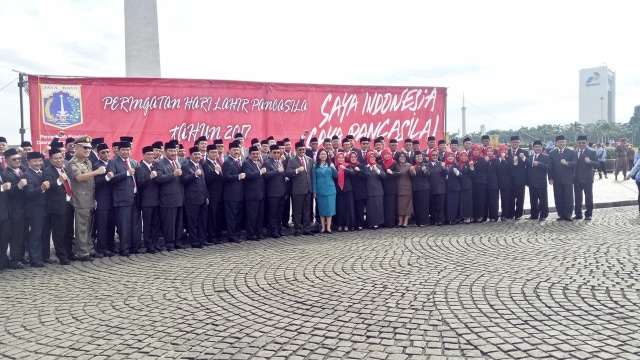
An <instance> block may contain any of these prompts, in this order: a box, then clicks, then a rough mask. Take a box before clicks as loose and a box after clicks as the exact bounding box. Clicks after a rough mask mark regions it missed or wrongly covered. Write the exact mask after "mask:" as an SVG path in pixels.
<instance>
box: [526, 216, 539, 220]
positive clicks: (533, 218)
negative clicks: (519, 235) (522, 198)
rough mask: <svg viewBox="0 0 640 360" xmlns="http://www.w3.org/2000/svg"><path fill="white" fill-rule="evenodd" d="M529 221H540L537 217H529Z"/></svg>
mask: <svg viewBox="0 0 640 360" xmlns="http://www.w3.org/2000/svg"><path fill="white" fill-rule="evenodd" d="M527 220H538V218H537V217H533V216H529V217H528V218H527Z"/></svg>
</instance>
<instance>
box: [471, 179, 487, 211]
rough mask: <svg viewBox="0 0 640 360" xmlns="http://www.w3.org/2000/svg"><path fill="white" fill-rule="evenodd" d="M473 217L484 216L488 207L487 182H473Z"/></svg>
mask: <svg viewBox="0 0 640 360" xmlns="http://www.w3.org/2000/svg"><path fill="white" fill-rule="evenodd" d="M472 196H473V218H474V219H478V218H484V209H485V208H486V207H487V184H479V183H473V193H472Z"/></svg>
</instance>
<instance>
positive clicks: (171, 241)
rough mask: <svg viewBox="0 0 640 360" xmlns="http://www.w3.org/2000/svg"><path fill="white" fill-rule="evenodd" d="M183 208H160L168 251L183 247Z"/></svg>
mask: <svg viewBox="0 0 640 360" xmlns="http://www.w3.org/2000/svg"><path fill="white" fill-rule="evenodd" d="M182 217H183V215H182V206H178V207H160V220H161V221H162V223H161V227H162V234H163V235H164V245H165V247H166V248H167V250H173V249H174V248H176V247H178V248H179V247H182V246H181V244H180V243H179V241H180V237H182Z"/></svg>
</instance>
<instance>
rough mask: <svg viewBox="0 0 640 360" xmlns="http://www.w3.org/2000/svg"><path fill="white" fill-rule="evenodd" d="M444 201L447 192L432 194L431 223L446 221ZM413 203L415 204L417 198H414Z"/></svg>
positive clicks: (430, 203) (430, 201)
mask: <svg viewBox="0 0 640 360" xmlns="http://www.w3.org/2000/svg"><path fill="white" fill-rule="evenodd" d="M444 202H445V194H431V198H430V200H429V205H430V217H431V225H435V224H442V223H443V222H444ZM413 204H414V206H415V199H414V200H413ZM416 224H417V221H416Z"/></svg>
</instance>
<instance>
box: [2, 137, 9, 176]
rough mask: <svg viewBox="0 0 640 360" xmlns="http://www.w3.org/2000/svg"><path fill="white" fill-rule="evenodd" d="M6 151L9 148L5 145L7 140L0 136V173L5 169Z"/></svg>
mask: <svg viewBox="0 0 640 360" xmlns="http://www.w3.org/2000/svg"><path fill="white" fill-rule="evenodd" d="M7 149H9V146H8V145H7V139H6V138H5V137H4V136H0V173H1V172H3V171H4V169H6V168H7V159H6V155H5V154H4V152H5V151H7Z"/></svg>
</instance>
